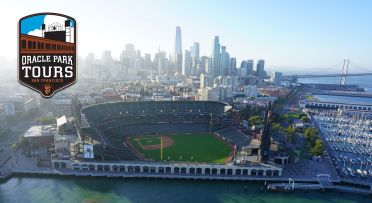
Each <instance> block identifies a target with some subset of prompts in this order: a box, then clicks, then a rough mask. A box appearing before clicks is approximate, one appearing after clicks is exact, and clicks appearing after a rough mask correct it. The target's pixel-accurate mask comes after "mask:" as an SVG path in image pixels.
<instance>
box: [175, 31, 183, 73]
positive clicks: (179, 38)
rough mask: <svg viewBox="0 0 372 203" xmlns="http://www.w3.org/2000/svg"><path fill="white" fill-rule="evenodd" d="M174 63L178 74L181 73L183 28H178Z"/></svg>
mask: <svg viewBox="0 0 372 203" xmlns="http://www.w3.org/2000/svg"><path fill="white" fill-rule="evenodd" d="M174 62H175V68H176V72H179V73H180V72H181V70H182V35H181V27H180V26H177V27H176V38H175V43H174Z"/></svg>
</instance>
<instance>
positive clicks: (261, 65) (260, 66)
mask: <svg viewBox="0 0 372 203" xmlns="http://www.w3.org/2000/svg"><path fill="white" fill-rule="evenodd" d="M256 74H257V76H258V78H259V79H264V78H265V76H266V72H265V60H262V59H261V60H258V61H257V67H256Z"/></svg>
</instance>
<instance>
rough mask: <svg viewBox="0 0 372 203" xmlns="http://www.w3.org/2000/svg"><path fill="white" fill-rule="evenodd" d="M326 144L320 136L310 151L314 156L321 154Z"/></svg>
mask: <svg viewBox="0 0 372 203" xmlns="http://www.w3.org/2000/svg"><path fill="white" fill-rule="evenodd" d="M323 151H324V144H323V142H322V140H320V139H319V138H318V139H316V140H315V145H314V147H312V148H311V149H310V153H311V154H312V155H314V156H320V155H322V154H323Z"/></svg>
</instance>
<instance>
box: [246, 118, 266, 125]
mask: <svg viewBox="0 0 372 203" xmlns="http://www.w3.org/2000/svg"><path fill="white" fill-rule="evenodd" d="M249 123H250V124H251V125H262V123H263V121H262V118H261V116H251V117H250V118H249Z"/></svg>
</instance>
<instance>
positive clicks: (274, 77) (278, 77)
mask: <svg viewBox="0 0 372 203" xmlns="http://www.w3.org/2000/svg"><path fill="white" fill-rule="evenodd" d="M271 82H272V83H273V84H274V86H276V87H279V86H280V85H281V83H282V73H281V72H273V73H272V74H271Z"/></svg>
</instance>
